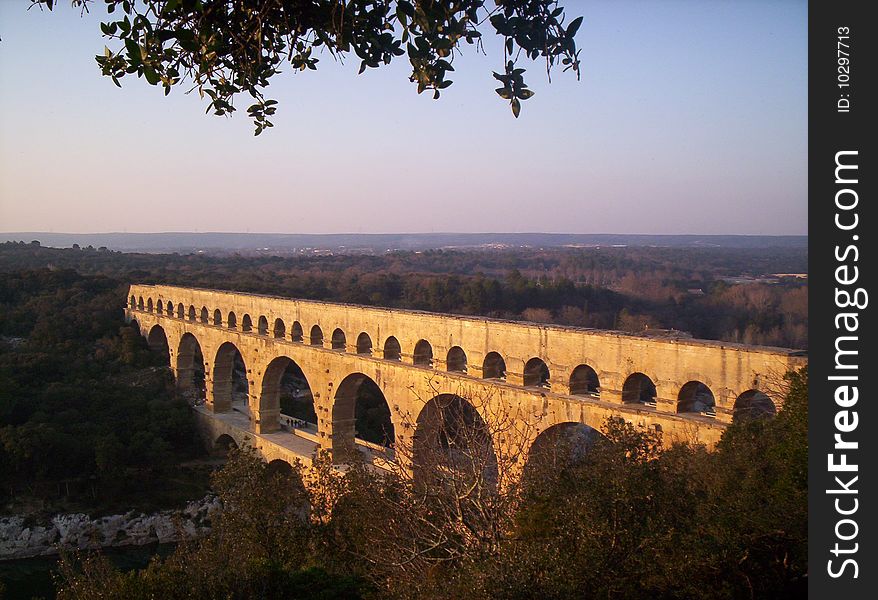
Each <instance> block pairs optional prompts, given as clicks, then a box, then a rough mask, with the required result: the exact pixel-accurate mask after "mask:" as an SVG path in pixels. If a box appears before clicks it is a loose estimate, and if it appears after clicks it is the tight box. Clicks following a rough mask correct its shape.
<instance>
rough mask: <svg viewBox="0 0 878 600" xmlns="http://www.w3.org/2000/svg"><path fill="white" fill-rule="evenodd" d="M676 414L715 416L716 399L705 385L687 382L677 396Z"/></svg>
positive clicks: (699, 382) (698, 382) (697, 382)
mask: <svg viewBox="0 0 878 600" xmlns="http://www.w3.org/2000/svg"><path fill="white" fill-rule="evenodd" d="M677 412H678V413H697V414H702V415H708V416H711V417H713V416H716V398H715V397H714V395H713V392H712V391H711V390H710V388H709V387H707V385H706V384H704V383H702V382H701V381H689V382H688V383H686V385H684V386H683V387H681V388H680V393H679V394H678V395H677Z"/></svg>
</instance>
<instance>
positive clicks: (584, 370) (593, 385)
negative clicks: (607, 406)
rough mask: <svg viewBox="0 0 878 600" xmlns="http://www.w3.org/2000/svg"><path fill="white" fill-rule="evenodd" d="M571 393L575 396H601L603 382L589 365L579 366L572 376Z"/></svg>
mask: <svg viewBox="0 0 878 600" xmlns="http://www.w3.org/2000/svg"><path fill="white" fill-rule="evenodd" d="M570 393H571V394H572V395H574V396H593V397H595V398H598V397H600V395H601V382H600V380H599V379H598V374H597V373H596V372H595V370H594V369H592V368H591V367H590V366H588V365H579V366H578V367H576V368H575V369H573V372H572V373H571V374H570Z"/></svg>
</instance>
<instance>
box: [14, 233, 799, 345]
mask: <svg viewBox="0 0 878 600" xmlns="http://www.w3.org/2000/svg"><path fill="white" fill-rule="evenodd" d="M47 267H48V268H61V269H63V268H69V269H74V270H76V271H77V272H80V273H84V274H90V275H103V276H106V277H110V278H114V279H118V280H122V281H128V282H142V283H167V284H176V285H184V286H195V287H204V288H216V289H229V290H237V291H244V292H255V293H265V294H275V295H280V296H288V297H298V298H305V299H320V300H328V301H335V302H347V303H356V304H367V305H374V306H389V307H399V308H412V309H419V310H430V311H438V312H454V313H460V314H470V315H483V316H489V317H497V318H510V319H524V320H530V321H538V322H547V323H557V324H561V325H571V326H579V327H595V328H601V329H621V330H625V331H631V332H642V331H645V330H656V329H659V330H663V329H674V330H677V331H681V332H686V333H688V334H691V335H693V336H694V337H697V338H704V339H718V340H723V341H731V342H742V343H748V344H762V345H777V346H786V347H793V348H805V347H806V345H807V326H808V317H807V285H806V284H804V283H802V282H800V281H789V280H786V279H785V280H782V281H781V282H780V283H774V284H767V283H746V284H733V283H732V284H730V283H727V282H725V281H723V278H731V277H741V276H749V277H759V276H765V275H768V274H772V273H800V272H806V271H807V253H806V250H804V249H800V248H772V249H729V248H642V247H632V248H589V249H573V248H566V249H549V250H534V249H521V250H502V251H500V250H479V251H442V250H435V251H424V252H393V253H388V254H385V255H381V256H371V255H338V256H314V257H292V258H290V257H273V256H265V257H240V256H224V257H216V256H205V255H177V254H172V255H156V254H122V253H117V252H110V251H107V250H95V249H93V248H86V249H75V250H74V249H50V248H42V247H39V246H37V245H33V244H23V243H17V244H16V243H6V244H3V245H0V270H9V269H12V268H47Z"/></svg>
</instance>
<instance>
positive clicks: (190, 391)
mask: <svg viewBox="0 0 878 600" xmlns="http://www.w3.org/2000/svg"><path fill="white" fill-rule="evenodd" d="M177 389H179V390H180V392H181V393H182V394H183V395H184V396H186V397H187V399H189V400H191V401H200V400H204V396H205V388H204V355H203V354H202V353H201V344H199V343H198V339H197V338H196V337H195V336H194V335H192V334H191V333H184V334H183V337H182V338H180V348H179V349H178V350H177Z"/></svg>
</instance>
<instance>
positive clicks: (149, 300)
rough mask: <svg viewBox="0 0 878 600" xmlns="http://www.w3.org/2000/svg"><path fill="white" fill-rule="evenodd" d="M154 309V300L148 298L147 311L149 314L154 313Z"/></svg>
mask: <svg viewBox="0 0 878 600" xmlns="http://www.w3.org/2000/svg"><path fill="white" fill-rule="evenodd" d="M152 307H153V304H152V298H148V299H147V301H146V310H147V311H149V312H152Z"/></svg>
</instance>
